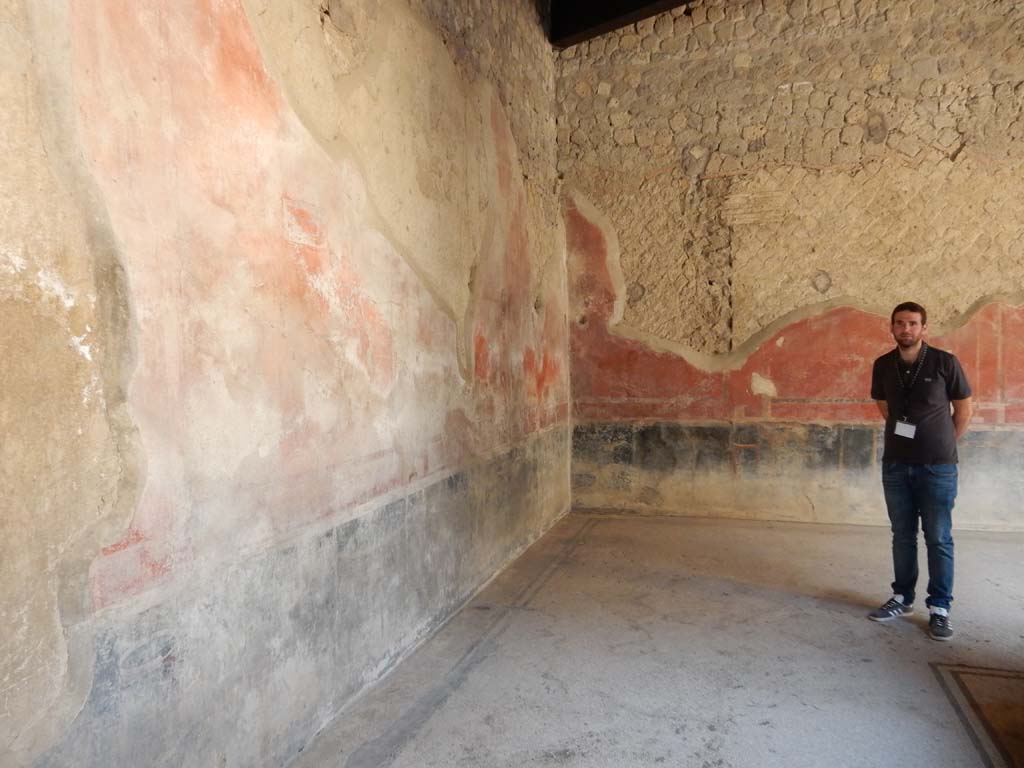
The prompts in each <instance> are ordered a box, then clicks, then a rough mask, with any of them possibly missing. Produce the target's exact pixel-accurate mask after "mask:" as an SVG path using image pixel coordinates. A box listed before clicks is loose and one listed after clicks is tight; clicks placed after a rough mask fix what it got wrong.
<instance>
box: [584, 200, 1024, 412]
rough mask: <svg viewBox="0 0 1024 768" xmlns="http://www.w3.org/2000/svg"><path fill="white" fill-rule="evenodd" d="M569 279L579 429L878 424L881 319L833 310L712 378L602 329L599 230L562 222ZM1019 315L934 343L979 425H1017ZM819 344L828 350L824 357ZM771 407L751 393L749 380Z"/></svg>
mask: <svg viewBox="0 0 1024 768" xmlns="http://www.w3.org/2000/svg"><path fill="white" fill-rule="evenodd" d="M566 225H567V237H568V242H569V247H570V251H571V252H572V253H573V254H574V258H575V259H576V260H577V263H576V265H575V268H574V269H573V277H572V278H571V279H572V281H573V282H572V292H573V295H572V302H571V304H572V306H575V307H583V312H582V313H581V314H579V315H578V316H577V317H575V318H573V319H572V335H571V352H572V398H573V413H574V415H575V416H576V417H577V418H578V419H581V420H585V421H632V420H651V421H653V420H672V421H682V422H687V421H690V422H701V421H744V420H746V421H765V420H774V421H787V422H814V423H842V424H849V423H877V422H878V410H877V408H876V407H875V405H874V403H873V401H872V400H871V399H870V396H869V393H868V384H869V383H870V380H871V366H872V363H873V362H874V360H875V358H876V357H877V356H878V355H880V354H882V353H883V352H885V351H886V350H888V349H890V348H891V347H892V345H893V344H892V337H891V335H890V333H889V329H888V318H887V317H886V318H880V317H879V316H877V315H874V314H871V313H868V312H864V311H861V310H858V309H854V308H852V307H839V308H834V309H830V310H827V311H825V312H824V313H822V314H820V315H817V316H814V317H810V318H806V319H802V320H799V321H797V322H794V323H792V324H790V325H788V326H786V327H785V328H783V329H781V330H779V331H778V332H777V333H775V334H774V335H772V336H771V337H770V338H768V339H767V340H765V341H764V342H763V343H762V344H761V345H760V346H759V347H758V348H757V349H756V350H755V351H754V352H753V353H752V354H751V355H750V356H749V357H748V358H747V360H746V361H745V362H744V363H743V364H742V365H741V366H740V367H739V368H738V369H736V370H731V371H721V372H708V371H704V370H701V369H700V368H698V367H696V366H693V365H691V364H690V363H688V362H687V361H686V360H684V359H683V358H681V357H679V356H678V355H674V354H671V353H666V352H658V351H655V350H653V349H651V348H650V347H649V346H647V345H646V344H643V343H642V342H639V341H634V340H630V339H626V338H623V337H621V336H618V335H616V334H615V333H613V332H612V331H611V329H610V328H609V323H610V320H611V317H612V312H613V308H614V304H615V289H614V287H613V283H612V280H611V277H610V274H609V271H608V262H607V259H608V249H607V243H606V241H605V238H604V235H603V234H602V232H601V229H600V227H599V226H598V225H597V224H596V223H595V222H592V221H590V220H588V219H587V218H586V217H585V216H584V215H583V213H581V212H580V210H579V209H578V208H577V207H576V206H569V207H568V209H567V211H566ZM1022 332H1024V308H1022V307H1013V306H1008V305H1006V304H1001V303H993V304H989V305H987V306H985V307H983V308H982V309H980V310H978V311H977V312H975V314H974V315H973V316H972V317H971V318H970V320H969V321H968V322H967V323H966V324H964V325H963V326H961V327H960V328H958V329H957V330H955V331H952V332H950V333H946V334H943V335H940V336H934V337H932V339H931V341H932V343H933V344H935V346H937V347H940V348H942V349H946V350H949V351H951V352H953V353H954V354H956V355H957V357H959V358H960V361H961V363H962V364H963V366H964V370H965V371H966V372H967V375H968V377H969V379H970V381H971V383H972V386H973V388H974V400H975V414H976V419H977V421H979V422H980V423H984V424H1008V425H1010V424H1024V345H1021V344H1019V343H1016V340H1017V339H1020V338H1021V334H1022ZM822 340H825V341H826V342H827V343H826V345H825V347H826V348H827V354H823V353H822V350H823V345H822ZM755 373H756V374H758V375H760V376H761V377H763V378H765V379H768V380H770V381H771V382H772V384H773V385H774V387H775V390H776V393H777V394H776V395H775V396H766V395H755V394H754V393H753V392H752V391H751V379H752V376H753V375H754V374H755Z"/></svg>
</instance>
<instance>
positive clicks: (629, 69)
mask: <svg viewBox="0 0 1024 768" xmlns="http://www.w3.org/2000/svg"><path fill="white" fill-rule="evenodd" d="M1022 42H1024V6H1021V4H1020V3H1016V2H1010V1H1008V0H970V1H969V2H960V3H943V2H936V1H935V0H788V2H787V0H746V1H741V0H736V1H735V2H726V0H703V1H701V2H696V3H694V4H692V5H690V6H688V7H686V8H685V9H676V10H673V11H671V12H668V13H664V14H661V15H660V16H657V17H655V18H652V19H649V20H646V21H644V22H640V23H638V24H636V25H634V26H633V27H630V28H625V29H622V30H619V31H617V32H613V33H610V34H608V35H605V36H603V37H600V38H597V39H595V40H592V41H590V42H589V43H584V44H581V45H579V46H576V47H573V48H569V49H566V50H565V51H563V52H562V54H561V57H560V61H559V73H558V102H559V106H560V112H559V116H558V138H559V153H560V155H559V170H560V172H561V173H562V175H563V176H564V179H565V184H566V188H567V189H572V190H575V191H577V192H579V193H581V194H583V195H584V196H585V197H587V198H589V199H590V200H591V201H592V202H593V203H594V204H595V205H596V206H597V208H598V209H599V210H601V211H602V212H603V213H604V214H606V215H607V216H608V218H609V220H610V223H611V226H612V228H613V230H614V231H615V233H616V234H617V237H618V241H619V244H620V248H621V263H622V271H623V273H624V278H625V291H626V293H625V297H624V299H625V305H624V308H623V317H622V321H621V327H622V328H629V329H630V330H631V332H634V333H636V334H640V335H642V336H643V337H645V338H648V339H652V340H657V341H658V342H659V343H660V344H662V345H667V347H668V348H671V349H675V350H676V351H678V352H680V353H682V354H686V355H688V356H690V358H691V359H701V360H703V361H704V362H705V363H706V362H708V360H709V359H711V358H714V357H717V356H721V355H727V354H729V353H730V352H732V351H733V350H741V351H742V352H743V353H744V354H745V353H747V352H749V351H750V349H751V348H752V347H751V345H756V343H758V341H759V340H761V339H763V338H765V336H766V334H767V333H768V332H769V331H770V329H771V328H772V327H773V324H776V325H777V324H779V323H782V322H787V321H788V320H791V319H793V318H794V317H799V316H802V315H801V313H803V314H806V313H807V312H808V311H814V310H815V309H818V308H822V307H827V306H835V305H839V304H851V305H855V306H860V307H862V308H865V309H868V310H870V311H877V312H879V313H884V312H885V311H887V309H888V308H889V307H891V306H892V305H894V304H895V303H897V302H898V301H901V300H906V299H907V298H914V299H915V300H917V301H920V302H922V303H923V304H925V305H926V306H928V307H929V309H930V311H931V318H932V325H933V326H935V327H943V328H948V327H953V326H955V325H956V324H957V323H958V322H959V321H960V320H961V319H962V317H963V315H964V314H965V313H966V312H967V311H968V310H969V309H971V308H972V307H973V306H974V305H975V304H977V303H978V302H981V301H983V300H985V299H986V298H988V297H993V296H998V295H1006V294H1010V295H1016V294H1018V292H1019V291H1020V290H1021V284H1022V282H1024V240H1022V237H1024V227H1022V223H1024V202H1022V201H1024V194H1022V193H1024V174H1022V169H1024V141H1022V139H1024V45H1022ZM794 313H795V314H794ZM701 354H703V355H706V356H711V358H707V357H704V358H700V357H699V356H700V355H701Z"/></svg>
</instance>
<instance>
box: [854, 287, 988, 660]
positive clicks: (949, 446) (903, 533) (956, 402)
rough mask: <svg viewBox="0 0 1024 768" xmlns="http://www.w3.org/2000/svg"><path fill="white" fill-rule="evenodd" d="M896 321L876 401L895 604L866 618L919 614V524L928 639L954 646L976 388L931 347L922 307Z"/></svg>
mask: <svg viewBox="0 0 1024 768" xmlns="http://www.w3.org/2000/svg"><path fill="white" fill-rule="evenodd" d="M890 319H891V322H892V336H893V338H894V339H895V340H896V349H894V350H892V351H891V352H889V353H887V354H884V355H882V356H881V357H880V358H878V359H877V360H875V367H874V370H873V371H872V373H871V397H872V398H873V399H874V400H875V401H876V403H877V405H878V410H880V411H881V412H882V416H883V418H884V419H885V453H884V455H883V456H882V489H883V490H884V492H885V505H886V507H887V508H888V510H889V521H890V523H891V524H892V561H893V571H894V572H895V580H894V581H893V583H892V592H893V595H892V597H891V598H890V599H889V600H887V601H886V602H885V603H884V604H883V605H882V606H881V607H879V608H878V609H876V610H874V611H872V612H871V613H870V614H868V618H870V619H872V620H874V621H888V620H889V619H894V618H896V617H898V616H906V615H908V614H910V613H913V611H914V607H913V606H914V588H915V586H916V585H917V521H918V519H920V520H921V527H922V528H923V529H924V540H925V544H926V545H927V547H928V599H927V600H925V604H926V605H927V606H928V610H929V613H930V614H931V615H930V617H929V619H928V635H929V637H931V638H932V639H933V640H949V639H950V638H951V637H952V636H953V628H952V626H951V625H950V623H949V607H950V603H952V601H953V533H952V529H953V521H952V512H953V502H954V501H955V500H956V490H957V455H956V441H957V440H958V439H959V438H960V436H961V435H963V433H964V432H966V431H967V424H968V422H969V421H970V420H971V387H970V385H969V384H968V383H967V377H966V376H964V372H963V369H962V368H961V367H960V361H959V360H957V359H956V357H955V356H954V355H952V354H950V353H949V352H943V351H942V350H941V349H936V348H935V347H932V346H929V345H928V344H926V343H925V341H924V335H925V332H926V331H927V330H928V313H927V312H926V311H925V308H924V307H922V306H921V305H920V304H915V303H914V302H912V301H908V302H905V303H903V304H900V305H898V306H897V307H896V309H894V310H893V311H892V317H891V318H890Z"/></svg>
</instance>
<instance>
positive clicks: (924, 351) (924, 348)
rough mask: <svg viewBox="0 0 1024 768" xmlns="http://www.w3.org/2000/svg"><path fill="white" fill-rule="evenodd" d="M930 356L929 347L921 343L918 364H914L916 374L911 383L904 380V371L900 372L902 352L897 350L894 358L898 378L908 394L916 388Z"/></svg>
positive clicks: (914, 373)
mask: <svg viewBox="0 0 1024 768" xmlns="http://www.w3.org/2000/svg"><path fill="white" fill-rule="evenodd" d="M927 354H928V345H927V344H925V343H924V342H922V343H921V351H920V352H919V353H918V355H917V362H916V363H915V364H914V372H913V374H912V375H911V377H910V383H907V382H906V381H904V380H903V371H901V370H900V351H899V349H897V350H896V356H895V357H894V358H893V363H894V364H895V365H896V376H897V377H898V378H899V380H900V384H901V385H902V386H903V391H904V392H905V393H907V394H909V393H910V390H912V389H913V388H914V384H915V383H916V382H917V376H918V374H919V373H921V368H922V366H923V365H924V358H925V355H927Z"/></svg>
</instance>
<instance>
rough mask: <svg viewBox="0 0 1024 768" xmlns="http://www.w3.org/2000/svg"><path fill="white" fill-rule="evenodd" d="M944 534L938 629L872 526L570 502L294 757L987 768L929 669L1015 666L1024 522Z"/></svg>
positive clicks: (425, 764)
mask: <svg viewBox="0 0 1024 768" xmlns="http://www.w3.org/2000/svg"><path fill="white" fill-rule="evenodd" d="M956 547H957V550H956V556H957V580H956V598H957V600H956V603H955V606H954V610H953V612H952V618H953V623H954V628H955V630H956V636H955V638H954V640H953V642H950V643H939V642H935V641H933V640H930V639H928V637H927V636H926V632H925V629H926V626H927V614H926V613H925V610H924V608H923V592H924V583H922V584H921V585H920V587H921V592H922V599H920V600H919V603H918V605H919V610H918V613H917V614H915V616H914V617H912V618H908V619H901V620H898V621H895V622H890V623H888V624H878V623H875V622H871V621H868V620H867V619H866V614H867V612H868V610H870V609H871V608H873V607H875V606H876V605H877V604H878V603H880V602H881V601H882V600H883V599H885V598H886V597H888V583H889V581H890V580H891V575H890V570H891V566H890V558H889V536H888V531H887V530H886V529H884V528H864V527H845V526H821V525H802V524H792V523H763V522H743V521H724V520H707V519H695V518H666V517H662V518H643V517H615V516H601V517H591V516H582V515H576V514H574V515H570V516H568V517H567V518H565V519H564V520H562V521H561V522H560V523H559V524H558V525H557V526H556V527H555V528H554V529H553V530H552V531H551V532H550V533H549V534H548V535H547V536H545V537H544V538H543V539H542V540H541V541H540V542H538V543H537V544H536V545H534V546H533V547H532V548H531V549H530V550H529V551H528V552H527V553H526V554H524V555H523V556H522V557H521V558H519V559H518V560H517V561H516V562H515V563H513V564H512V565H511V566H510V567H509V568H508V569H507V570H506V571H504V572H503V573H502V574H501V575H499V577H498V578H497V579H495V580H494V581H493V582H492V583H491V584H490V585H489V586H488V587H487V588H486V589H485V590H483V591H482V592H481V593H480V594H479V595H478V596H477V598H476V599H474V600H473V601H472V602H471V603H470V604H469V605H468V606H467V607H466V608H465V609H464V610H463V611H462V612H460V613H459V614H458V615H457V616H456V617H455V618H454V619H452V621H451V622H449V623H448V624H447V625H446V626H445V627H444V628H443V629H442V630H441V631H440V632H439V633H438V634H437V635H435V636H434V637H433V638H432V639H431V640H430V641H429V642H427V643H425V644H424V645H423V646H422V647H421V648H420V649H419V650H418V651H417V652H416V653H415V654H413V655H412V656H410V657H409V658H408V659H407V660H406V661H404V662H403V663H402V664H401V665H399V667H398V668H397V669H396V670H395V671H394V672H393V673H392V674H391V675H390V676H389V677H388V678H387V679H385V680H384V681H383V682H382V683H380V684H379V685H378V686H376V687H375V688H373V689H372V690H370V691H369V692H368V693H367V694H365V695H364V696H362V697H361V698H360V699H358V700H357V701H356V702H355V703H354V704H353V705H352V706H351V707H349V708H348V709H347V710H346V711H345V712H344V713H343V714H342V715H341V716H340V717H339V718H338V719H337V720H336V721H335V722H334V723H333V724H332V725H330V726H329V727H327V728H326V729H324V731H323V732H322V733H321V734H320V736H319V737H318V738H317V739H316V740H315V741H314V742H313V743H312V744H311V745H310V746H309V747H308V748H307V749H306V750H305V751H304V752H303V753H302V754H301V755H300V756H299V758H298V759H297V760H296V761H295V762H294V763H293V766H296V767H298V768H321V767H322V766H345V767H346V768H377V767H378V766H380V767H385V766H387V767H389V768H429V767H434V766H436V767H438V768H440V767H441V766H487V767H491V766H495V767H504V766H509V767H511V766H609V767H614V768H622V767H624V766H660V765H664V766H696V767H698V768H726V767H727V766H759V767H762V766H786V767H787V768H796V767H797V766H814V767H815V768H817V767H819V766H901V768H909V767H911V766H979V765H991V764H998V759H997V760H996V762H995V763H993V762H992V761H991V760H990V759H989V758H986V757H985V756H984V755H983V754H982V751H983V747H984V745H982V744H979V743H978V740H977V737H975V736H972V735H971V732H970V731H969V728H968V726H967V724H966V723H965V721H964V719H963V716H962V715H961V714H960V713H958V710H957V709H956V707H955V706H954V705H953V703H951V699H950V698H949V697H948V696H947V693H946V689H945V688H944V686H943V684H942V682H941V681H940V675H939V674H937V670H938V669H939V667H938V666H936V665H942V664H950V665H967V666H971V667H986V668H996V669H1014V670H1024V588H1022V585H1024V557H1022V556H1021V555H1022V553H1024V536H1022V535H1019V534H1017V535H1009V534H996V533H977V532H964V531H958V532H956ZM921 559H922V579H924V574H925V573H926V570H925V568H924V546H923V542H922V545H921Z"/></svg>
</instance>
